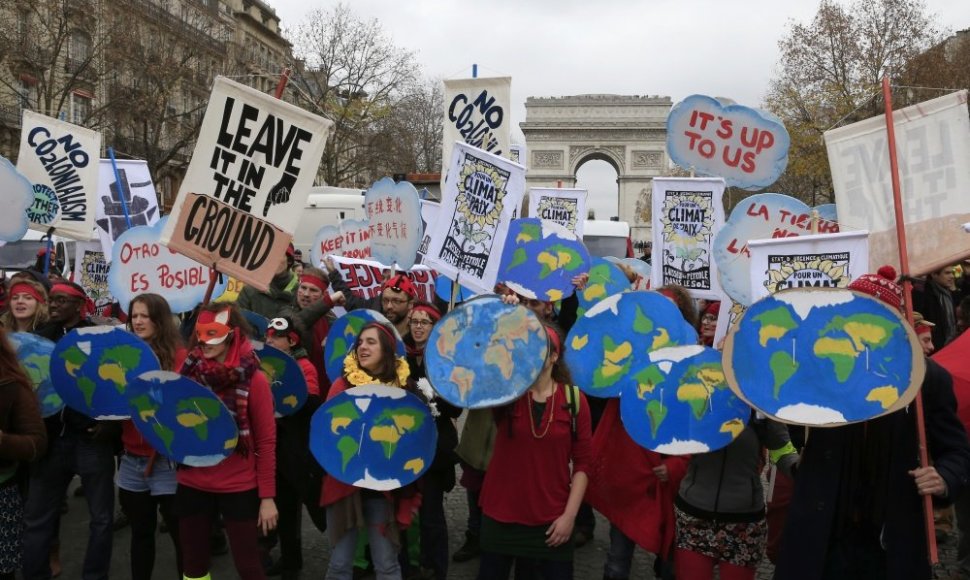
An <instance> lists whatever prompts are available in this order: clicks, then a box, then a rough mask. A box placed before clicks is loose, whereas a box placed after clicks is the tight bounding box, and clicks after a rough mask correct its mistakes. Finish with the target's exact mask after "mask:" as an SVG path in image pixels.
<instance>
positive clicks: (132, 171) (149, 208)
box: [95, 159, 160, 260]
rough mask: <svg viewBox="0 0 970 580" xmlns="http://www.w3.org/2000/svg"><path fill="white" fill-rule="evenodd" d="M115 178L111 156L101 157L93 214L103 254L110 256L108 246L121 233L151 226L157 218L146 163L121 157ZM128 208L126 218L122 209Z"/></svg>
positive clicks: (151, 184)
mask: <svg viewBox="0 0 970 580" xmlns="http://www.w3.org/2000/svg"><path fill="white" fill-rule="evenodd" d="M115 164H116V165H117V166H118V179H117V180H116V179H115V172H114V168H113V167H112V166H111V160H110V159H102V160H101V164H100V166H99V176H100V177H99V179H98V203H97V206H96V207H97V211H96V213H95V224H97V230H98V236H99V237H100V238H101V248H102V249H103V250H104V255H105V256H106V257H107V258H108V259H109V260H110V259H111V247H112V246H114V243H115V240H117V239H118V237H119V236H121V234H123V233H125V232H126V231H127V230H128V223H129V222H131V227H136V226H150V225H153V224H154V223H155V222H157V221H158V219H159V217H160V216H159V212H158V197H157V196H156V194H155V185H154V184H153V183H152V176H151V173H150V172H149V171H148V162H146V161H142V160H140V159H120V160H117V161H115ZM126 210H127V214H128V215H127V219H126V218H125V212H126Z"/></svg>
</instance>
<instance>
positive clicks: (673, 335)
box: [566, 291, 697, 397]
mask: <svg viewBox="0 0 970 580" xmlns="http://www.w3.org/2000/svg"><path fill="white" fill-rule="evenodd" d="M687 344H697V332H696V331H694V329H693V328H692V327H691V326H690V325H689V324H687V323H686V322H685V321H684V317H683V316H681V314H680V310H678V309H677V306H676V305H675V304H674V303H673V301H672V300H670V299H668V298H667V297H666V296H664V295H662V294H658V293H657V292H649V291H634V292H624V293H623V294H614V295H613V296H609V297H607V298H605V299H603V300H601V301H600V302H598V303H597V304H596V305H594V306H593V307H592V308H590V309H589V310H587V311H586V313H585V314H584V315H583V316H582V317H581V318H579V319H578V320H577V321H576V324H574V325H573V327H572V329H571V330H570V331H569V335H568V336H567V337H566V363H567V364H568V365H569V370H570V371H572V374H573V380H575V382H576V384H577V385H579V388H581V389H582V390H583V391H584V392H585V393H586V394H587V395H592V396H594V397H619V396H620V393H621V392H622V391H623V389H624V388H627V387H629V388H633V387H635V386H636V385H638V384H642V383H645V382H646V381H647V378H648V375H647V374H646V371H647V368H648V367H649V366H651V363H650V359H649V358H647V356H646V355H647V354H648V353H650V352H651V351H654V350H657V349H660V348H664V347H668V346H679V345H687Z"/></svg>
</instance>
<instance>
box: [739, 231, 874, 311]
mask: <svg viewBox="0 0 970 580" xmlns="http://www.w3.org/2000/svg"><path fill="white" fill-rule="evenodd" d="M748 250H749V251H750V252H751V295H752V298H754V299H755V300H760V299H761V298H764V297H765V296H768V295H769V294H774V293H775V292H777V291H779V290H786V289H788V288H845V287H847V286H848V285H849V284H850V283H851V282H852V281H853V280H855V279H856V278H858V277H859V276H862V275H863V274H865V273H866V272H868V271H869V232H866V231H861V232H838V233H833V234H825V235H814V236H799V237H797V238H777V239H770V240H751V241H749V242H748Z"/></svg>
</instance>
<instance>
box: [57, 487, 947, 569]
mask: <svg viewBox="0 0 970 580" xmlns="http://www.w3.org/2000/svg"><path fill="white" fill-rule="evenodd" d="M75 486H76V483H75ZM73 488H74V486H72V489H73ZM68 503H69V505H70V512H69V513H68V514H67V515H66V516H65V518H64V521H63V525H62V527H61V541H62V542H63V547H62V555H61V558H62V561H63V565H64V573H63V574H62V576H61V578H64V579H65V580H74V579H76V578H80V577H81V573H80V571H81V561H82V559H83V557H84V548H85V543H86V541H87V521H88V517H87V506H86V505H85V503H84V499H83V498H75V497H73V496H72V497H70V498H69V499H68ZM446 509H447V512H448V515H449V517H448V525H449V532H450V535H451V549H452V550H455V549H457V548H458V547H459V546H460V545H461V544H462V541H463V539H464V535H463V534H464V528H465V526H464V521H465V516H466V513H467V512H466V507H465V495H464V493H463V492H462V491H461V488H458V489H456V491H455V492H452V493H451V494H449V495H448V496H447V500H446ZM607 531H608V526H607V525H606V522H605V520H603V519H602V518H601V517H599V518H598V522H597V527H596V538H595V540H594V541H593V542H591V543H590V544H588V545H586V546H584V547H582V548H580V549H579V550H577V552H576V567H575V570H576V575H575V576H576V578H577V580H594V579H599V578H602V576H603V562H604V561H605V559H606V552H607V550H608V549H609V538H608V533H607ZM128 538H129V534H128V529H127V528H125V529H123V530H120V531H118V532H116V533H115V544H114V557H113V559H112V562H113V563H112V568H111V577H112V578H127V577H128V570H129V567H128ZM303 544H304V548H303V549H304V561H305V566H304V570H303V575H302V577H303V578H304V579H307V580H309V579H315V580H320V579H322V578H323V577H324V574H325V572H326V565H327V557H328V554H329V550H330V548H329V544H328V542H327V540H326V539H324V538H323V537H322V536H321V534H319V533H318V532H317V531H316V530H315V529H314V528H313V527H312V525H311V524H310V523H309V517H304V537H303ZM157 546H158V557H157V562H156V565H155V578H157V579H161V580H171V579H175V578H177V576H176V574H175V567H174V565H173V564H172V562H173V558H174V556H173V549H172V544H171V541H170V540H169V537H168V536H167V535H159V537H158V543H157ZM940 555H941V559H942V560H943V564H942V565H941V567H940V571H939V573H938V574H937V576H936V577H937V578H944V579H945V578H949V575H950V574H951V573H952V570H954V562H955V560H956V537H955V535H954V536H953V537H951V538H950V539H949V540H947V541H946V542H945V543H944V544H943V546H942V547H941V550H940ZM651 570H652V558H651V557H650V556H649V555H648V554H646V553H645V552H643V551H642V550H637V554H636V557H635V560H634V573H633V575H632V576H631V579H636V580H646V579H651V578H653V573H652V571H651ZM477 571H478V561H477V560H473V561H471V562H467V563H465V564H455V565H453V567H452V569H451V570H450V574H449V577H450V578H454V579H456V580H473V579H474V578H475V575H476V573H477ZM771 575H772V573H771V566H770V565H767V564H765V565H764V566H762V569H761V571H760V572H759V574H758V579H759V580H767V579H770V578H771ZM212 577H213V579H214V580H229V579H233V578H236V577H237V576H236V573H235V571H234V569H233V567H232V560H231V557H230V556H229V555H224V556H216V557H215V558H214V559H213V568H212Z"/></svg>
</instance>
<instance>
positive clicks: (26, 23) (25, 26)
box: [17, 10, 30, 43]
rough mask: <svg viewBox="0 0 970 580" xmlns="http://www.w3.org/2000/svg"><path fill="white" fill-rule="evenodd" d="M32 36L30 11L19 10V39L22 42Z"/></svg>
mask: <svg viewBox="0 0 970 580" xmlns="http://www.w3.org/2000/svg"><path fill="white" fill-rule="evenodd" d="M28 38H30V12H29V11H28V10H18V11H17V40H19V41H20V42H21V43H23V42H26V41H27V39H28Z"/></svg>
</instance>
